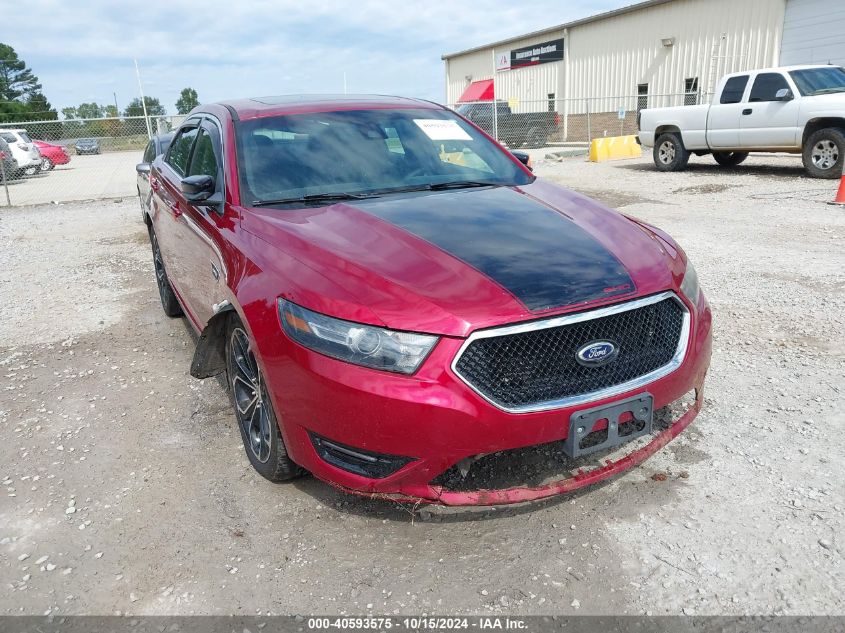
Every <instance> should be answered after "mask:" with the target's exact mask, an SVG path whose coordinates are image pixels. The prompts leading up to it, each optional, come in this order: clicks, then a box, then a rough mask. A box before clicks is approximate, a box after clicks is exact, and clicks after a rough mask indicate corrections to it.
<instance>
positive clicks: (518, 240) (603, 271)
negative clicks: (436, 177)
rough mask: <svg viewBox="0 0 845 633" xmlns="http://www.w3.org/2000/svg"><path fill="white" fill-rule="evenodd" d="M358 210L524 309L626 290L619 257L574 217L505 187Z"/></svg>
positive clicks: (630, 285) (387, 201)
mask: <svg viewBox="0 0 845 633" xmlns="http://www.w3.org/2000/svg"><path fill="white" fill-rule="evenodd" d="M355 206H356V207H358V208H360V209H361V210H363V211H365V212H367V213H370V214H372V215H374V216H376V217H378V218H380V219H382V220H385V221H386V222H390V223H391V224H393V225H394V226H397V227H399V228H401V229H403V230H405V231H408V232H409V233H412V234H414V235H416V236H417V237H420V238H422V239H424V240H426V241H428V242H430V243H432V244H434V245H435V246H437V247H439V248H440V249H442V250H444V251H446V252H447V253H449V254H450V255H452V256H454V257H457V258H458V259H460V260H462V261H464V262H466V263H467V264H469V265H470V266H472V267H474V268H476V269H477V270H479V271H481V272H482V273H484V274H485V275H487V276H488V277H489V278H490V279H492V280H493V281H495V282H496V283H497V284H499V285H500V286H502V287H504V288H505V289H507V290H508V291H509V292H510V293H511V294H513V295H514V296H515V297H516V298H517V299H519V300H520V301H521V302H522V303H523V304H524V305H525V306H526V307H527V308H528V309H529V310H531V311H540V310H547V309H551V308H558V307H563V306H569V305H573V304H577V303H583V302H586V301H591V300H595V299H600V298H605V297H612V296H615V295H620V294H627V293H629V292H631V291H633V290H634V282H633V280H632V279H631V277H630V276H629V275H628V272H627V271H626V270H625V268H624V267H623V266H622V264H621V263H620V261H619V260H618V259H617V258H616V257H615V256H614V255H613V254H612V253H611V252H610V251H608V250H607V249H606V248H605V247H604V246H602V245H601V244H600V243H599V242H598V241H597V240H596V239H595V238H594V237H593V236H592V235H590V234H589V233H587V232H586V231H585V230H584V229H582V228H581V227H579V226H578V225H577V224H575V223H574V222H573V221H571V220H569V219H568V218H566V217H565V216H563V215H561V214H560V213H557V212H555V211H553V210H552V209H549V208H548V207H546V206H544V205H543V204H540V203H539V202H537V201H535V200H532V199H531V198H529V197H528V196H525V195H523V194H520V193H518V192H516V191H514V190H512V189H510V188H507V187H497V188H490V189H463V190H458V191H447V192H437V193H431V194H428V193H426V194H411V195H409V196H408V197H406V198H403V199H402V200H401V201H400V200H397V198H396V197H394V196H390V197H389V198H384V199H376V200H372V201H368V200H362V201H361V202H357V203H356V204H355Z"/></svg>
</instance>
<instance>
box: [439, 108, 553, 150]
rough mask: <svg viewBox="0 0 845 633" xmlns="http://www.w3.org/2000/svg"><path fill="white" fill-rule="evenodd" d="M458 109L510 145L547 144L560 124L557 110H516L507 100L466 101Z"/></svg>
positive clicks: (467, 117)
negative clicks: (494, 113)
mask: <svg viewBox="0 0 845 633" xmlns="http://www.w3.org/2000/svg"><path fill="white" fill-rule="evenodd" d="M455 111H456V112H457V113H458V114H460V115H461V116H462V117H464V118H466V119H468V120H470V121H472V122H473V123H475V124H476V125H477V126H478V127H480V128H481V129H482V130H484V131H485V132H487V133H488V134H489V135H490V136H493V137H494V138H498V139H499V140H500V141H501V142H502V143H504V144H505V145H507V146H508V147H509V148H512V149H513V148H517V147H544V146H545V145H546V144H547V142H548V139H549V136H551V135H552V134H553V133H554V132H555V131H557V127H558V125H559V124H560V115H559V114H558V113H557V112H545V111H544V112H512V111H511V108H510V106H509V105H508V104H507V102H506V101H497V102H496V116H495V118H494V116H493V103H492V102H489V101H488V102H477V103H462V104H461V105H459V106H458V107H457V108H456V109H455Z"/></svg>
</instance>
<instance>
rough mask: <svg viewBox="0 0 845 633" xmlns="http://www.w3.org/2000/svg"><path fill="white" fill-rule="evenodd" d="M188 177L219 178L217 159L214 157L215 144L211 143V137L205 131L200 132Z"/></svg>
mask: <svg viewBox="0 0 845 633" xmlns="http://www.w3.org/2000/svg"><path fill="white" fill-rule="evenodd" d="M188 175H189V176H211V177H212V178H217V158H216V157H215V156H214V144H213V143H212V142H211V136H209V134H208V132H206V131H205V130H200V132H199V136H198V137H197V142H196V144H195V145H194V154H193V157H192V158H191V168H190V169H189V170H188Z"/></svg>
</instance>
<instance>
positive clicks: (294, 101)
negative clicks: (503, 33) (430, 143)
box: [217, 94, 443, 120]
mask: <svg viewBox="0 0 845 633" xmlns="http://www.w3.org/2000/svg"><path fill="white" fill-rule="evenodd" d="M217 105H221V106H224V107H226V108H227V109H228V110H229V111H230V112H233V113H235V114H236V115H237V118H238V119H241V120H246V119H256V118H262V117H267V116H278V115H282V114H302V113H305V112H330V111H332V110H382V109H390V108H426V109H440V108H442V107H443V106H441V105H438V104H436V103H433V102H431V101H425V100H423V99H412V98H408V97H394V96H388V95H372V94H364V95H334V94H298V95H277V96H269V97H253V98H250V99H235V100H231V101H221V102H219V104H217Z"/></svg>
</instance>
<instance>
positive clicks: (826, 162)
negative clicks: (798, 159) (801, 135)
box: [802, 127, 845, 179]
mask: <svg viewBox="0 0 845 633" xmlns="http://www.w3.org/2000/svg"><path fill="white" fill-rule="evenodd" d="M802 156H803V159H804V169H806V170H807V173H808V174H809V175H810V176H811V177H813V178H828V179H834V178H841V177H842V165H843V161H845V133H843V131H842V130H841V129H839V128H835V127H829V128H824V129H822V130H816V131H815V132H813V133H812V134H810V136H809V137H808V138H807V141H806V142H805V143H804V152H803V155H802Z"/></svg>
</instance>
